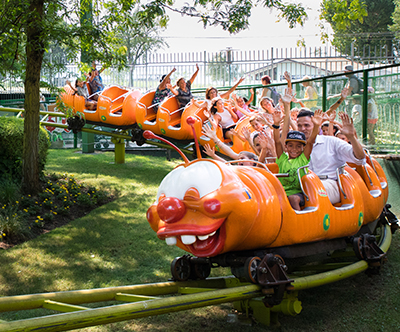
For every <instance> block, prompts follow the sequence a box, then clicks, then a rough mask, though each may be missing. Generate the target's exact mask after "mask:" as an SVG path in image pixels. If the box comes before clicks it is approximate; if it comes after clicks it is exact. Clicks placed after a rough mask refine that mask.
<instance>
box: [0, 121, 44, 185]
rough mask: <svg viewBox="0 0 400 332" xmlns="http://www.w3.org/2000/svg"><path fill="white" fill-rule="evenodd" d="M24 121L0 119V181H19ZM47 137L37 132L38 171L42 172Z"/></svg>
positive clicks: (42, 129)
mask: <svg viewBox="0 0 400 332" xmlns="http://www.w3.org/2000/svg"><path fill="white" fill-rule="evenodd" d="M23 142H24V121H23V120H22V119H17V118H14V117H5V116H2V117H0V146H1V149H0V179H7V178H8V179H9V178H13V179H18V180H20V179H21V175H22V152H23ZM49 144H50V142H49V135H48V134H47V132H46V130H45V129H44V128H40V130H39V156H38V158H39V171H40V172H43V170H44V166H45V164H46V158H47V151H48V148H49Z"/></svg>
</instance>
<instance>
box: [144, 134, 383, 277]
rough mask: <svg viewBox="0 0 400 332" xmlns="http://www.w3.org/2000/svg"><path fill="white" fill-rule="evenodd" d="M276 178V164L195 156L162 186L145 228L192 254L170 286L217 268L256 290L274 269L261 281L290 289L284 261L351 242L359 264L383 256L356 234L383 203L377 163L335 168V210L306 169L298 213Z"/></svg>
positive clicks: (366, 229)
mask: <svg viewBox="0 0 400 332" xmlns="http://www.w3.org/2000/svg"><path fill="white" fill-rule="evenodd" d="M146 134H147V135H148V136H147V137H150V136H151V135H150V134H149V133H146ZM277 172H278V167H277V165H276V164H275V163H272V164H267V165H262V164H257V165H256V166H235V165H231V164H230V163H222V162H218V161H215V160H211V159H203V158H201V157H199V158H198V159H196V160H194V161H191V162H189V161H188V160H187V159H185V163H183V164H181V165H179V166H177V167H176V168H175V169H174V170H172V171H171V172H170V173H169V174H168V175H167V176H166V177H165V178H164V179H163V180H162V182H161V184H160V186H159V189H158V194H157V198H156V201H155V202H154V204H153V205H152V206H151V207H150V208H149V209H148V212H147V219H148V222H149V223H150V226H151V227H152V229H153V230H154V231H155V232H157V237H158V238H159V239H160V240H163V241H165V242H166V244H167V245H176V246H178V247H179V248H181V249H183V250H184V251H186V252H187V253H189V254H192V255H193V256H195V257H191V256H189V255H185V256H183V257H180V258H177V259H175V260H174V261H173V263H172V266H171V271H172V275H173V277H174V278H175V279H176V280H185V279H188V278H205V277H207V276H208V275H209V273H210V269H211V267H212V266H216V265H217V266H229V267H231V269H232V272H233V273H234V274H235V275H236V276H238V277H239V276H240V277H246V278H247V280H249V281H252V282H259V283H261V284H262V283H263V282H264V283H265V282H269V281H265V280H264V281H261V280H260V279H261V277H260V275H262V274H263V272H262V271H264V272H265V271H267V270H268V269H270V268H271V266H274V265H276V264H275V263H278V267H276V268H271V269H272V270H273V269H277V270H276V271H275V272H271V271H270V272H268V273H267V272H265V273H266V274H265V278H267V279H268V278H269V277H268V275H269V274H271V273H272V274H273V275H274V278H275V279H277V280H280V279H283V280H285V281H282V282H284V283H290V281H289V280H288V278H287V277H286V274H285V269H286V266H285V263H284V260H286V259H288V260H290V259H295V258H298V257H304V256H309V255H311V254H317V253H320V252H325V253H326V252H327V251H329V250H336V249H341V248H346V247H347V246H348V242H349V241H350V240H351V241H352V242H354V243H353V244H354V247H355V248H356V254H357V255H358V256H359V257H360V258H363V259H364V258H368V257H366V256H368V255H370V256H371V257H369V258H371V259H376V260H380V259H381V258H382V257H383V252H382V251H380V249H379V247H378V246H377V245H376V243H375V241H374V238H373V237H370V236H367V235H366V236H367V239H365V238H364V237H363V235H360V234H361V233H368V234H369V233H372V232H373V231H374V228H375V226H376V224H377V223H378V220H379V219H380V216H381V214H382V211H383V210H384V208H385V204H386V201H387V198H388V185H387V180H386V176H385V174H384V172H383V169H382V167H381V166H380V165H379V163H378V162H377V161H376V160H374V159H373V158H371V157H369V156H368V158H367V164H366V165H363V166H355V165H343V167H340V168H339V169H338V170H337V175H338V179H339V181H338V184H339V187H340V193H341V202H340V203H339V204H335V205H332V204H331V203H330V201H329V198H328V196H327V193H326V191H325V188H324V186H323V184H322V182H321V180H320V178H319V177H318V176H317V175H316V174H314V173H313V172H312V171H307V172H306V174H305V175H304V176H303V177H302V178H301V179H300V181H301V185H302V189H303V193H304V195H305V198H306V200H305V201H306V203H305V206H304V208H303V209H302V210H301V211H296V210H293V208H292V207H291V205H290V204H289V200H288V198H287V196H286V193H285V190H284V189H283V187H282V185H281V183H280V181H279V179H278V178H279V177H280V176H284V174H278V173H277ZM298 174H300V172H299V171H298ZM299 176H300V175H299ZM356 235H357V236H356ZM359 235H360V236H359ZM371 253H373V254H371ZM372 256H373V257H372ZM264 260H265V262H264ZM274 262H275V263H274ZM263 264H264V270H263V269H261V271H260V266H263ZM271 264H272V265H271Z"/></svg>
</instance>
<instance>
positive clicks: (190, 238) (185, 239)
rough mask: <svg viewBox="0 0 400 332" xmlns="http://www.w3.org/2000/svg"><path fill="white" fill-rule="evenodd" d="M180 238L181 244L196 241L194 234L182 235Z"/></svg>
mask: <svg viewBox="0 0 400 332" xmlns="http://www.w3.org/2000/svg"><path fill="white" fill-rule="evenodd" d="M181 240H182V243H183V244H186V245H187V244H192V243H195V242H196V237H195V236H194V235H182V236H181Z"/></svg>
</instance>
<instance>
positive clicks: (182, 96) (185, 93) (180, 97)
mask: <svg viewBox="0 0 400 332" xmlns="http://www.w3.org/2000/svg"><path fill="white" fill-rule="evenodd" d="M198 73H199V65H198V64H196V71H195V72H194V74H193V75H192V77H191V78H190V80H189V81H185V79H184V78H183V77H180V78H179V79H178V80H177V81H176V86H177V87H178V89H176V90H175V89H173V88H172V87H171V88H170V90H171V92H172V93H173V94H174V95H175V96H176V99H177V101H178V105H179V108H184V107H185V106H186V105H187V104H188V103H189V102H190V101H191V100H192V98H193V95H192V91H191V87H192V84H193V82H194V80H195V78H196V76H197V74H198Z"/></svg>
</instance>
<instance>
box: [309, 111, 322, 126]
mask: <svg viewBox="0 0 400 332" xmlns="http://www.w3.org/2000/svg"><path fill="white" fill-rule="evenodd" d="M323 115H324V112H322V110H316V111H315V112H314V116H313V117H312V118H311V120H312V122H313V123H314V126H318V127H320V126H321V124H322V121H323V120H324V117H323Z"/></svg>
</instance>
